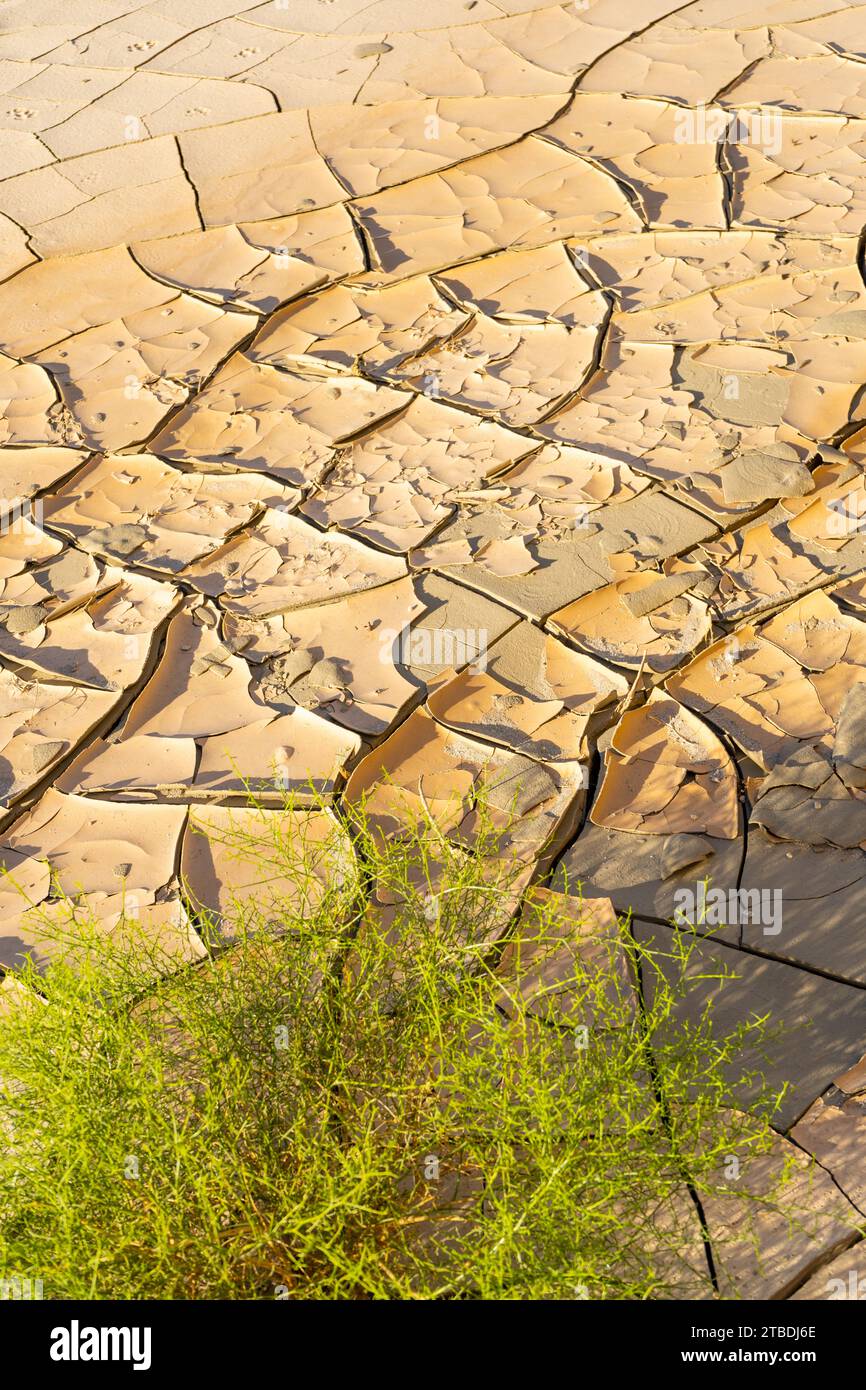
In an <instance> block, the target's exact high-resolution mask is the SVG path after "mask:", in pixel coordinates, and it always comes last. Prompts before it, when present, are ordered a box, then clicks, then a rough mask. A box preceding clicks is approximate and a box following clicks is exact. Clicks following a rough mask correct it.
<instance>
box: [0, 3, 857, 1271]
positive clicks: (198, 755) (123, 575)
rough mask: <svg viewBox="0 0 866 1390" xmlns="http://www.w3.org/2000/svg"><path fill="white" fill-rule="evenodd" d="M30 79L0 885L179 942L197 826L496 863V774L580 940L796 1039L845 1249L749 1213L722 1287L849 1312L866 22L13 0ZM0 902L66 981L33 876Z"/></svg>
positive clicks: (2, 496)
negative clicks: (464, 845) (261, 818)
mask: <svg viewBox="0 0 866 1390" xmlns="http://www.w3.org/2000/svg"><path fill="white" fill-rule="evenodd" d="M431 17H433V18H435V24H434V25H431V24H430V20H431ZM0 82H2V93H3V95H2V101H0V862H2V865H3V867H5V868H6V869H8V870H9V871H10V873H11V874H12V875H13V876H14V878H15V880H16V882H18V883H19V884H21V885H24V886H25V888H26V891H27V895H28V898H29V901H30V903H31V904H34V905H39V904H43V905H44V904H50V902H51V894H52V891H54V890H53V889H52V881H51V871H52V870H53V871H54V872H55V873H56V874H57V876H58V878H59V882H60V885H61V887H63V888H64V889H65V890H66V891H67V892H72V893H77V894H78V893H80V894H83V895H84V896H85V898H86V900H87V902H88V904H89V905H90V907H91V908H92V909H93V911H94V912H95V913H96V914H97V915H98V916H99V917H100V918H101V919H102V920H104V922H105V924H106V929H107V930H108V929H110V927H111V925H112V924H113V923H115V922H116V921H117V919H118V916H119V914H120V913H121V911H122V910H123V903H124V900H125V899H128V897H129V895H134V897H135V899H136V901H137V902H138V904H139V905H140V909H141V912H142V915H143V917H144V919H145V920H146V921H147V922H148V923H152V927H153V931H154V932H155V933H158V934H160V936H161V937H162V938H164V939H165V940H166V941H168V942H170V943H172V945H173V948H174V949H176V952H177V954H178V956H179V958H181V959H190V958H194V957H195V955H196V954H197V953H199V952H200V951H201V949H202V948H201V943H200V942H199V941H198V938H197V937H196V934H195V931H194V930H193V927H192V925H191V923H190V922H189V921H188V920H187V918H186V916H185V912H184V908H183V905H182V901H181V897H180V879H181V875H183V876H185V877H186V878H187V879H188V881H189V882H190V883H191V884H192V885H193V887H194V888H196V890H197V891H198V892H199V893H200V896H201V898H202V900H203V901H204V902H206V904H207V905H208V906H209V907H211V908H212V909H213V910H214V911H217V912H218V911H220V910H221V908H222V907H223V906H224V905H225V904H226V903H227V902H228V901H229V900H230V898H231V895H232V893H233V892H235V891H237V892H240V893H243V892H244V891H251V888H250V886H249V884H247V883H245V882H244V881H240V882H239V881H238V877H237V876H238V873H239V870H238V865H237V863H236V862H233V861H232V860H231V858H230V857H226V856H220V854H219V853H216V852H213V853H211V851H209V850H208V849H207V847H206V842H205V841H204V840H203V839H202V837H201V836H196V834H195V826H196V825H203V826H205V827H208V826H210V827H213V826H219V825H220V824H221V823H222V822H223V821H224V820H225V819H226V817H227V816H228V815H229V813H230V811H231V808H232V807H235V808H238V807H241V806H242V805H243V804H244V800H245V794H246V788H247V787H251V788H252V790H253V791H254V792H255V793H256V795H257V796H258V797H259V799H260V800H261V802H262V804H263V806H264V808H265V811H264V814H266V815H268V816H270V815H274V816H280V815H282V816H284V817H285V814H286V813H285V812H284V811H281V809H280V808H281V806H282V804H283V801H284V795H285V792H286V791H287V790H288V791H291V792H294V793H295V794H296V797H297V798H299V800H296V805H299V807H300V809H297V810H294V811H293V812H292V816H293V817H294V818H295V820H296V822H297V832H298V833H299V834H301V833H304V834H306V833H311V834H313V835H314V836H317V837H324V836H325V835H327V834H328V833H329V832H330V830H331V829H332V827H333V821H332V814H333V813H332V811H331V810H325V811H323V810H322V809H321V797H322V796H324V798H325V800H326V801H327V800H333V801H334V802H335V803H336V802H338V801H339V798H340V797H342V796H347V797H349V798H353V797H356V796H360V795H361V794H368V795H369V796H370V797H371V803H370V804H371V805H372V806H373V808H374V810H375V813H376V815H377V816H380V817H381V820H382V824H383V825H384V826H387V827H388V828H397V827H398V826H399V821H400V816H401V815H404V814H406V812H407V809H411V808H413V807H415V808H417V807H419V806H421V805H426V806H427V807H428V808H429V809H430V810H431V811H432V813H433V814H434V815H435V816H436V817H437V819H438V820H439V822H440V825H441V828H442V830H443V832H444V833H448V834H451V835H454V836H460V835H462V836H466V835H471V834H472V833H473V797H474V795H475V793H476V791H477V789H478V787H479V786H480V785H482V784H483V785H484V786H485V787H486V788H487V791H488V794H489V796H490V798H491V800H492V802H493V805H494V806H498V807H500V808H502V809H506V808H507V807H509V806H511V805H514V806H516V809H517V810H518V812H519V821H518V823H517V825H516V827H515V829H514V830H513V831H512V832H511V839H510V841H509V853H512V854H514V855H516V856H517V857H518V858H519V861H520V863H521V864H522V865H523V866H525V882H526V883H530V882H532V881H534V880H539V879H541V878H544V879H545V881H546V884H547V890H548V891H552V892H555V893H558V894H560V895H561V896H562V899H563V911H564V914H565V916H564V920H565V921H567V920H568V911H569V908H570V906H573V899H574V897H575V895H577V894H578V892H579V891H581V888H582V891H583V892H584V893H585V894H586V895H587V897H588V898H592V899H601V900H605V901H606V902H607V903H608V905H609V904H612V906H613V909H614V910H615V911H616V912H617V913H626V912H629V911H631V912H632V913H633V919H634V930H635V931H636V933H637V935H638V937H639V938H640V939H641V940H646V941H656V942H659V943H661V944H662V945H663V944H664V941H665V939H666V937H669V936H670V933H671V932H673V931H675V930H677V929H681V928H688V927H693V928H695V929H696V930H697V931H698V932H699V933H700V934H701V937H702V939H701V941H700V943H699V946H698V963H697V966H696V967H695V968H699V967H700V966H702V965H709V964H711V963H712V961H713V960H721V961H722V963H723V964H725V965H726V966H728V967H732V968H734V969H735V970H736V972H737V976H738V978H737V980H736V981H735V982H734V983H733V984H732V985H730V986H729V987H728V988H727V989H726V990H725V994H724V1001H723V1005H722V1007H723V1009H724V1010H726V1011H728V1012H730V1014H731V1018H732V1019H735V1018H737V1017H739V1018H749V1017H752V1016H755V1015H763V1014H766V1013H768V1012H769V1013H770V1014H771V1015H772V1017H773V1018H774V1019H775V1020H777V1021H782V1022H783V1023H784V1024H785V1025H786V1029H787V1031H786V1033H785V1035H784V1037H783V1038H782V1040H781V1041H780V1042H779V1043H778V1044H777V1045H776V1053H775V1055H774V1057H773V1059H772V1067H771V1070H772V1076H771V1079H772V1080H773V1081H774V1082H776V1083H779V1084H781V1083H782V1082H787V1083H788V1086H789V1090H788V1093H787V1096H786V1100H785V1103H784V1107H783V1111H782V1114H781V1117H780V1129H782V1130H784V1133H780V1136H779V1159H780V1161H781V1160H782V1158H784V1157H785V1155H788V1156H793V1157H794V1158H795V1160H796V1162H797V1163H806V1159H805V1157H804V1155H812V1156H814V1157H815V1158H816V1159H817V1161H818V1164H819V1165H820V1167H818V1168H816V1169H814V1170H813V1171H814V1172H815V1173H817V1174H818V1178H814V1177H813V1179H812V1182H813V1186H812V1189H811V1196H810V1202H811V1204H812V1207H813V1209H814V1213H815V1223H814V1228H813V1229H809V1230H804V1231H802V1232H800V1233H798V1234H797V1236H796V1238H793V1237H791V1236H790V1233H789V1232H784V1231H782V1229H781V1225H780V1226H779V1228H778V1229H777V1228H776V1226H774V1224H773V1221H772V1219H771V1218H770V1217H769V1216H763V1217H762V1218H761V1222H762V1223H763V1224H761V1226H760V1229H759V1231H758V1235H757V1242H756V1245H757V1250H756V1249H755V1248H753V1246H752V1244H751V1243H750V1242H749V1241H744V1243H743V1246H742V1250H741V1255H740V1257H739V1258H740V1265H739V1267H736V1268H731V1269H728V1270H722V1271H721V1273H720V1279H721V1287H722V1288H723V1291H724V1288H727V1287H730V1288H733V1287H735V1286H737V1287H740V1288H741V1289H742V1288H745V1289H746V1296H748V1297H754V1298H766V1297H773V1296H775V1297H786V1296H791V1295H792V1294H793V1295H794V1296H795V1297H797V1298H819V1299H820V1298H827V1297H829V1296H830V1295H829V1293H828V1289H829V1288H830V1287H832V1280H833V1279H834V1278H835V1277H836V1276H837V1275H838V1274H839V1271H840V1270H842V1276H843V1277H844V1278H847V1277H848V1271H850V1270H851V1269H857V1268H862V1267H863V1266H862V1251H860V1250H859V1248H858V1247H856V1246H855V1247H854V1249H852V1251H851V1253H850V1254H840V1253H839V1252H840V1249H843V1248H844V1246H845V1245H846V1243H847V1244H853V1242H854V1240H855V1234H854V1232H855V1229H856V1228H857V1227H858V1226H860V1225H862V1220H863V1216H864V1215H866V1160H864V1157H863V1148H862V1131H863V1125H864V1120H863V1115H864V1105H866V1062H864V1061H861V1060H860V1059H861V1058H862V1056H863V1053H864V1051H866V993H864V991H866V928H864V925H863V921H864V913H866V853H864V850H866V409H864V405H863V394H864V385H866V286H864V276H863V254H862V253H863V244H862V236H863V229H864V225H866V160H864V156H866V4H864V5H858V4H853V3H847V0H760V2H759V3H758V4H756V5H755V4H753V5H746V4H744V3H743V0H694V3H685V4H683V3H682V0H586V3H577V4H574V3H571V4H567V5H544V4H542V3H538V4H536V3H533V0H495V3H494V0H470V3H463V0H438V3H437V4H436V5H435V6H434V7H433V8H432V9H431V7H430V5H429V4H425V5H421V4H420V3H416V0H399V3H397V0H369V2H368V3H365V0H330V2H329V3H325V0H292V3H291V4H284V3H281V0H268V2H267V3H263V4H262V3H260V4H257V5H252V6H250V7H249V8H248V9H241V8H239V7H238V5H237V4H236V3H235V4H231V3H228V2H227V0H184V3H181V0H159V3H153V4H146V5H143V4H140V3H136V2H135V0H86V3H83V0H82V2H79V3H75V4H62V3H60V0H5V3H4V4H2V5H0ZM311 788H312V789H314V790H315V792H316V793H317V798H318V800H317V807H316V808H311V809H309V810H304V809H303V806H304V797H305V796H307V798H308V799H309V798H310V797H311V795H312V793H311ZM289 829H290V831H293V830H294V827H293V826H290V827H289ZM0 920H2V925H3V931H2V934H0V965H2V966H3V967H5V968H7V969H8V968H11V967H13V966H14V965H15V964H16V963H17V962H18V961H20V959H21V957H22V954H23V953H24V952H26V951H32V950H35V951H37V952H38V950H39V928H38V922H37V920H36V919H35V918H34V914H33V911H32V910H30V909H26V910H22V899H21V897H20V895H19V894H17V893H16V892H15V891H14V890H13V888H12V887H11V886H10V883H9V880H8V879H7V880H4V881H0ZM564 930H565V928H564ZM807 1167H808V1165H807ZM828 1175H829V1176H828ZM807 1177H808V1175H807ZM807 1177H804V1178H803V1182H804V1183H805V1182H806V1181H807ZM831 1178H832V1179H833V1180H834V1182H835V1184H836V1186H835V1187H834V1186H833V1182H831ZM839 1189H841V1193H842V1194H844V1207H845V1214H844V1219H843V1220H842V1222H841V1225H840V1224H839V1221H838V1220H837V1218H836V1217H835V1216H834V1217H833V1219H832V1220H831V1219H830V1217H829V1216H828V1215H827V1211H828V1204H829V1201H830V1196H831V1195H832V1194H833V1193H835V1195H836V1197H839ZM740 1216H741V1213H738V1210H737V1209H736V1203H735V1201H734V1198H731V1204H730V1209H728V1208H726V1207H725V1204H723V1203H720V1204H719V1209H718V1210H717V1211H710V1212H708V1213H707V1223H708V1229H709V1232H710V1236H712V1230H713V1227H714V1223H721V1224H723V1225H727V1226H729V1227H730V1226H733V1227H736V1225H737V1222H738V1220H739V1219H740ZM858 1259H859V1264H858ZM734 1263H735V1265H736V1260H735V1261H734Z"/></svg>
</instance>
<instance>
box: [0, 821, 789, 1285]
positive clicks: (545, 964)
mask: <svg viewBox="0 0 866 1390" xmlns="http://www.w3.org/2000/svg"><path fill="white" fill-rule="evenodd" d="M344 815H345V816H346V817H348V820H349V826H348V828H349V831H350V833H351V836H352V839H353V841H354V844H355V848H356V853H357V864H358V870H357V872H352V873H348V874H346V873H343V874H342V875H341V874H340V873H338V872H334V871H332V867H333V862H334V860H333V847H331V848H330V850H329V849H328V847H327V846H326V847H325V848H324V849H323V847H322V846H321V845H319V846H318V848H317V850H316V851H315V853H316V854H319V855H322V854H323V853H324V854H326V855H327V854H331V856H332V858H331V859H330V860H328V861H327V863H328V864H330V865H331V869H330V870H329V872H328V873H327V874H325V875H322V873H321V868H322V861H321V859H320V861H319V862H318V863H316V862H313V859H314V851H313V850H312V849H311V848H310V847H309V846H305V845H304V844H300V845H299V844H297V843H292V842H291V841H288V840H287V841H286V842H283V841H275V842H272V843H270V844H269V845H268V846H266V847H264V848H263V846H262V845H261V844H260V843H257V841H256V839H255V837H254V836H251V835H250V834H249V832H247V833H246V835H245V836H239V837H238V843H237V844H236V846H235V852H237V853H238V854H239V855H242V856H247V855H248V856H251V857H253V858H260V859H261V860H262V862H266V863H267V864H268V865H269V871H268V872H269V873H270V872H271V871H273V872H274V873H278V874H279V875H280V876H282V877H283V878H287V879H289V880H290V881H291V882H292V884H293V885H294V886H295V887H296V889H297V890H298V891H295V892H292V893H291V894H287V895H286V897H285V900H284V901H282V902H280V904H279V905H278V906H277V907H276V908H274V906H273V905H272V904H269V905H266V906H264V907H257V906H256V904H255V903H251V902H250V901H249V900H247V901H246V902H245V903H244V904H243V905H241V904H238V907H237V914H236V920H235V922H234V930H235V932H236V936H235V939H234V940H233V941H232V942H231V944H228V945H225V944H224V942H225V934H224V933H225V925H226V924H225V923H223V926H222V931H223V935H220V933H219V932H218V930H217V924H216V923H214V922H209V921H207V920H205V918H204V916H203V915H202V914H201V913H199V914H198V915H197V918H196V922H197V926H198V928H199V931H200V932H201V933H202V935H203V936H204V937H206V938H207V939H208V943H209V946H210V948H211V949H210V952H209V955H208V957H207V958H206V959H204V960H203V961H201V962H199V963H197V964H194V965H188V966H185V967H183V968H180V969H178V968H177V963H176V961H174V962H173V961H171V960H169V959H168V958H167V957H165V956H164V955H163V954H161V952H160V950H159V948H158V947H157V946H155V945H154V944H153V942H152V941H150V940H148V937H147V935H146V933H144V932H143V931H142V930H140V929H137V928H136V924H135V922H134V921H129V922H127V923H126V924H125V925H124V928H123V930H122V931H121V932H114V933H113V934H111V935H106V933H105V932H104V931H103V930H101V929H100V928H99V926H98V924H97V923H95V922H92V921H89V920H87V917H86V914H82V912H81V910H80V908H75V907H74V905H70V919H69V925H68V928H67V929H66V930H65V931H64V932H63V933H60V932H59V931H58V930H57V927H56V922H55V926H54V928H53V929H52V930H53V931H54V933H55V948H54V952H53V957H52V960H51V963H50V964H49V965H48V966H47V967H46V968H44V969H43V970H42V971H41V972H39V971H37V970H36V969H35V967H33V966H32V965H28V966H26V967H25V968H24V969H23V970H21V971H20V972H19V976H18V980H19V982H20V986H21V988H20V989H19V990H17V991H16V993H17V997H18V999H19V1003H18V1004H17V1006H16V1007H14V1008H12V1009H10V1010H9V1014H8V1017H6V1018H5V1019H3V1021H2V1023H0V1077H2V1090H0V1133H2V1134H3V1135H4V1136H5V1144H4V1146H3V1153H2V1158H0V1264H2V1266H3V1268H4V1270H5V1271H6V1272H7V1273H8V1272H13V1273H14V1274H15V1275H16V1276H17V1277H19V1278H22V1279H23V1278H26V1277H31V1278H41V1279H42V1281H43V1286H44V1292H45V1296H46V1297H49V1298H99V1299H104V1298H120V1299H129V1298H175V1299H176V1298H181V1299H187V1298H190V1299H196V1298H246V1299H253V1298H274V1297H276V1298H313V1299H358V1298H360V1299H365V1298H387V1299H412V1298H472V1299H570V1298H575V1297H578V1298H580V1297H588V1298H593V1299H594V1298H604V1299H645V1298H665V1297H690V1296H695V1294H696V1292H699V1293H705V1292H706V1290H707V1288H708V1284H707V1261H706V1254H705V1248H704V1239H703V1233H702V1228H701V1220H700V1212H701V1199H702V1197H703V1196H705V1195H706V1194H707V1193H708V1192H712V1191H714V1190H716V1188H718V1187H719V1186H720V1185H721V1183H722V1169H723V1165H724V1162H725V1158H726V1156H727V1155H729V1154H731V1153H736V1154H740V1155H743V1156H744V1157H745V1156H747V1155H748V1154H750V1153H754V1152H758V1151H761V1150H763V1149H765V1148H766V1146H767V1144H768V1140H769V1135H770V1130H769V1127H768V1123H767V1117H768V1115H769V1114H770V1112H771V1110H772V1098H769V1099H768V1102H767V1104H766V1105H765V1106H764V1107H763V1108H762V1110H761V1112H760V1113H758V1112H756V1111H753V1112H752V1113H750V1114H749V1115H745V1114H742V1113H739V1112H737V1111H735V1110H732V1109H731V1107H730V1071H731V1066H732V1064H733V1063H735V1062H736V1059H737V1058H738V1057H739V1056H741V1055H742V1054H743V1050H744V1048H745V1046H746V1044H748V1046H749V1048H750V1049H751V1050H752V1052H754V1047H755V1044H756V1042H757V1041H758V1040H759V1039H758V1033H759V1031H760V1030H759V1029H757V1028H756V1026H755V1025H744V1026H743V1028H741V1029H739V1030H738V1031H737V1032H736V1034H733V1035H726V1036H724V1037H719V1036H716V1034H715V1033H714V1030H713V1026H712V1018H711V1016H710V1015H709V1013H707V1012H706V1011H704V1012H701V1013H700V1014H699V1015H697V1016H695V1017H693V1018H692V1019H691V1021H686V1022H684V1021H682V1019H681V1018H680V1019H679V1021H678V1016H677V1006H678V1004H679V1001H680V1000H681V999H682V997H683V996H684V994H685V993H686V992H687V991H688V989H689V988H690V981H689V980H688V979H687V978H686V974H685V968H686V966H687V964H688V960H689V956H690V952H691V949H692V941H691V939H690V938H689V936H688V935H687V934H684V933H678V932H675V931H671V932H670V937H671V947H670V951H671V954H673V955H674V956H675V958H676V961H677V964H678V969H677V970H676V971H674V972H671V969H670V962H669V961H668V962H667V963H666V964H667V970H663V969H662V968H661V964H662V963H661V962H660V961H659V960H658V958H657V957H656V956H654V955H653V954H652V953H649V952H647V951H645V950H642V949H641V948H640V947H639V946H638V945H637V943H636V942H635V941H634V939H633V937H632V935H631V933H630V931H629V928H628V923H627V922H622V923H619V924H615V926H614V929H613V930H611V929H610V927H608V928H607V929H606V930H605V929H602V928H598V929H593V928H592V926H591V925H588V926H587V928H586V930H585V933H584V935H583V936H582V937H580V938H579V939H578V937H577V936H576V935H575V933H574V931H573V930H572V931H571V932H569V931H568V930H564V929H563V917H562V913H561V910H560V908H561V900H560V899H559V898H558V897H557V896H555V895H550V894H544V893H541V894H539V893H533V892H531V891H530V892H529V893H526V892H524V893H523V894H522V895H521V893H520V891H519V890H520V875H521V867H522V866H521V865H520V864H519V863H516V862H512V863H509V862H503V860H502V859H501V858H498V857H497V854H496V844H497V835H498V833H501V832H497V831H496V830H495V829H494V828H493V826H492V824H490V823H488V822H486V821H485V820H484V818H483V817H482V818H481V821H482V823H481V824H480V827H479V832H478V836H477V840H476V842H475V843H474V844H473V845H472V846H466V845H458V844H453V843H451V842H450V841H449V840H447V839H445V838H444V837H443V836H442V835H441V834H440V833H439V831H438V830H437V829H436V827H435V825H434V823H433V822H432V821H431V820H429V819H424V820H422V821H421V822H420V823H419V824H417V825H416V826H415V827H413V828H412V829H409V830H407V831H406V833H405V834H404V835H402V836H401V837H399V838H390V839H387V840H386V839H384V838H383V837H382V836H381V835H380V834H379V833H378V832H377V830H376V828H375V825H374V824H373V822H372V820H371V818H370V817H369V816H367V815H366V813H365V811H364V809H363V807H355V808H347V809H346V810H345V811H344ZM317 870H318V871H319V873H318V876H317ZM323 877H324V878H325V882H324V884H322V881H321V880H322V878H323ZM521 899H522V907H521V910H520V913H519V915H516V914H515V909H516V908H517V907H518V906H519V905H520V903H521ZM229 925H231V923H230V924H229ZM46 930H49V928H48V927H47V926H46ZM166 971H168V972H169V973H165V972H166ZM650 973H651V974H652V976H653V988H652V990H647V991H646V995H647V997H650V996H651V1003H647V1000H646V998H645V997H644V991H643V989H642V984H646V983H647V980H648V975H649V974H650ZM671 977H672V978H673V982H671ZM40 996H41V997H40ZM43 1001H47V1002H43Z"/></svg>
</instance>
